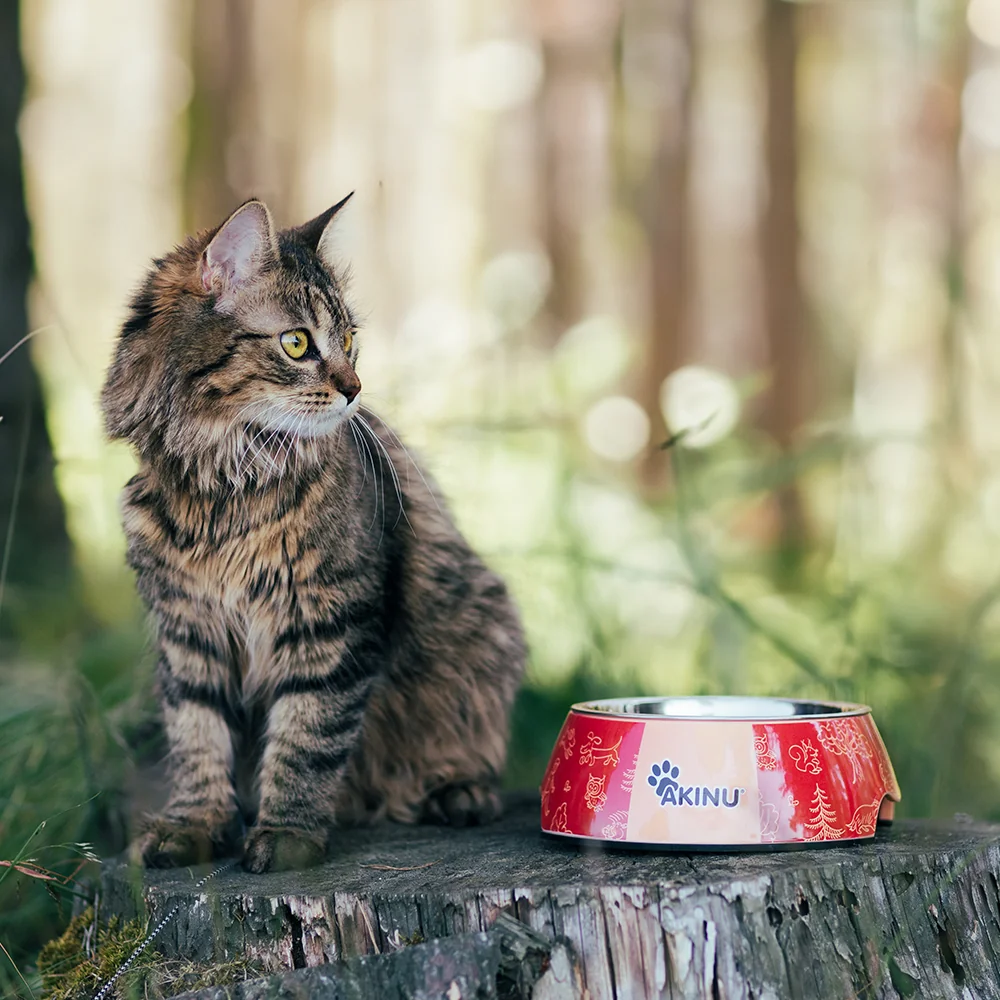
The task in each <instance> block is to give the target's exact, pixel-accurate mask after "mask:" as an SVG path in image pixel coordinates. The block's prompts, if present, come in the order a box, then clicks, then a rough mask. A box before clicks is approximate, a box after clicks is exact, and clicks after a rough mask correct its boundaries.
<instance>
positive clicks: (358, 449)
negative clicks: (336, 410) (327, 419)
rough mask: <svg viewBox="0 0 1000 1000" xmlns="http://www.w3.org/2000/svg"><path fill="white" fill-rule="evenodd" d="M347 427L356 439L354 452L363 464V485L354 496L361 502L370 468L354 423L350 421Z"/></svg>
mask: <svg viewBox="0 0 1000 1000" xmlns="http://www.w3.org/2000/svg"><path fill="white" fill-rule="evenodd" d="M347 426H348V428H349V429H350V432H351V437H352V438H353V439H354V450H355V451H356V452H357V453H358V461H359V462H360V463H361V485H360V486H359V487H358V492H357V493H356V494H355V495H354V499H355V500H359V499H360V498H361V494H362V493H364V491H365V483H367V482H368V466H367V465H366V464H365V460H364V456H363V455H362V454H361V446H360V445H359V444H358V431H357V429H356V428H355V426H354V421H353V420H349V421H348V422H347Z"/></svg>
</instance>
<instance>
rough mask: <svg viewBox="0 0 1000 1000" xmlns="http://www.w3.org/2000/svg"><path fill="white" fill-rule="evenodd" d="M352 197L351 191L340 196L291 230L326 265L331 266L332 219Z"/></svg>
mask: <svg viewBox="0 0 1000 1000" xmlns="http://www.w3.org/2000/svg"><path fill="white" fill-rule="evenodd" d="M352 197H354V192H353V191H352V192H351V193H350V194H349V195H348V196H347V197H346V198H341V199H340V201H338V202H337V204H336V205H334V206H333V207H332V208H328V209H327V210H326V211H325V212H321V213H320V214H319V215H317V216H316V218H315V219H310V220H309V221H308V222H306V223H304V224H303V225H301V226H298V227H296V228H295V229H293V230H292V232H293V233H294V234H295V236H296V238H297V239H298V240H299V241H300V242H301V243H304V244H305V245H306V246H307V247H309V249H310V250H312V251H313V253H315V254H317V255H318V256H319V258H320V260H322V261H323V262H324V263H325V264H326V265H327V266H328V267H332V266H333V252H332V246H331V241H330V234H331V233H332V231H333V220H334V219H335V218H336V216H337V213H338V212H339V211H340V210H341V209H342V208H343V207H344V206H345V205H346V204H347V203H348V202H349V201H350V200H351V198H352Z"/></svg>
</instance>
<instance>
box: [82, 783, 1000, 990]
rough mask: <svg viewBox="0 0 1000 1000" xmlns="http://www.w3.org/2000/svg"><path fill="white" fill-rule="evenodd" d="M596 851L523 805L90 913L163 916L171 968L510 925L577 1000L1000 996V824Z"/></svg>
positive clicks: (277, 966)
mask: <svg viewBox="0 0 1000 1000" xmlns="http://www.w3.org/2000/svg"><path fill="white" fill-rule="evenodd" d="M599 846H600V845H594V844H590V845H586V846H585V847H583V848H582V849H578V848H577V847H576V846H575V845H574V844H573V843H572V842H570V841H564V840H554V839H544V838H543V837H542V835H541V834H540V833H539V831H538V799H537V796H535V795H534V794H531V795H525V796H521V797H519V798H515V799H512V800H509V802H508V811H507V814H506V816H505V818H504V819H502V820H501V821H500V822H499V823H496V824H494V825H492V826H489V827H483V828H474V829H469V830H451V829H439V828H433V827H401V826H396V825H392V824H386V825H383V826H379V827H376V828H373V829H361V830H346V831H343V833H342V834H341V835H340V837H339V840H338V846H337V849H336V857H335V859H334V860H332V861H330V862H328V863H327V864H325V865H323V866H321V867H318V868H314V869H311V870H309V871H305V872H288V873H284V874H274V875H268V876H263V877H261V876H252V875H245V874H243V873H242V872H240V871H239V870H238V869H234V870H232V871H230V872H227V873H224V874H222V875H219V876H218V877H217V878H216V879H214V880H213V881H211V882H209V883H208V884H207V885H206V886H205V887H204V888H202V889H200V890H197V891H193V890H192V885H193V877H192V873H191V872H190V871H188V870H184V871H178V872H166V873H164V872H149V873H147V874H146V877H145V884H144V886H142V887H136V886H135V883H134V881H133V879H132V875H131V873H130V871H129V869H127V868H126V867H124V866H116V865H114V864H108V865H106V866H105V874H104V878H103V890H102V904H101V905H102V909H103V912H104V913H105V914H112V913H118V914H122V915H124V916H131V915H134V914H136V913H137V912H142V910H143V909H145V910H146V912H147V913H148V914H149V916H150V919H151V923H152V924H155V923H156V922H157V921H158V920H159V919H160V918H161V917H162V916H163V915H164V914H166V913H168V912H169V911H170V909H171V908H172V907H173V906H174V905H177V906H178V907H179V910H178V915H177V917H176V918H175V919H174V920H173V921H172V922H171V923H169V924H168V925H167V926H166V927H165V928H164V930H163V931H162V933H161V935H160V938H159V939H158V940H159V943H160V946H161V947H162V948H163V950H164V952H165V953H166V954H168V955H173V956H183V957H185V958H187V959H189V960H193V961H199V962H212V961H223V960H225V959H227V958H231V957H234V956H236V955H243V956H246V957H250V958H253V959H256V960H258V961H259V962H261V963H262V965H263V966H264V967H265V968H268V969H272V970H275V971H278V970H281V969H289V968H294V967H302V966H322V965H324V964H325V963H330V962H340V961H344V960H349V959H353V958H356V957H357V956H362V955H388V954H391V953H397V952H399V951H400V950H401V949H404V948H406V947H408V946H410V945H412V944H413V943H414V942H419V941H422V940H425V941H436V940H438V939H444V940H445V941H447V940H448V939H450V938H453V937H456V936H467V935H471V934H479V933H483V932H488V931H490V929H491V928H493V927H494V925H495V924H496V923H497V920H498V918H499V917H500V915H501V914H506V915H507V916H508V917H514V918H516V919H517V920H519V921H520V922H521V923H522V924H524V925H526V926H527V928H529V929H530V930H531V931H534V932H536V933H537V934H538V935H541V937H542V938H545V939H547V940H548V941H549V942H560V941H565V942H568V947H569V949H570V952H571V958H572V961H571V963H570V964H571V965H578V966H579V969H580V973H581V977H582V979H581V986H580V989H579V990H578V991H577V993H576V994H574V995H577V996H580V995H583V989H584V988H585V989H586V990H587V991H589V993H588V994H587V995H589V997H590V998H591V1000H605V998H608V1000H610V998H617V1000H626V998H628V1000H631V998H640V997H670V998H706V1000H707V998H711V1000H733V998H741V1000H750V998H751V997H754V998H760V997H769V996H770V997H782V998H789V1000H794V998H802V1000H816V998H818V997H823V998H825V997H831V998H832V997H837V998H840V997H845V998H846V997H859V998H865V1000H881V998H885V1000H890V998H892V1000H896V998H897V997H899V996H904V997H911V996H926V997H934V998H936V1000H948V998H951V997H955V998H958V997H970V996H975V997H977V998H979V1000H987V998H993V997H1000V890H998V886H1000V827H997V826H993V825H987V824H976V823H972V822H969V823H940V822H903V823H898V824H897V825H896V826H895V827H893V828H891V829H889V830H886V829H883V828H880V829H879V831H878V834H877V836H876V838H875V840H874V841H869V842H865V843H860V844H850V845H845V846H826V847H820V848H813V849H807V850H793V851H787V850H786V851H773V852H761V853H742V854H736V853H734V854H721V853H714V854H709V853H706V854H701V855H692V854H671V853H666V852H663V853H658V852H636V851H617V850H616V851H612V850H608V851H602V850H600V849H599ZM501 929H502V928H501ZM455 944H456V948H464V947H466V944H463V943H461V942H458V941H456V942H455ZM441 947H443V948H445V949H446V950H447V946H446V945H441ZM439 950H440V949H439ZM460 995H462V996H465V995H467V994H465V993H461V994H460ZM468 995H475V994H468ZM482 995H484V996H488V995H490V994H488V993H484V994H482ZM508 995H514V996H517V995H524V996H530V995H532V994H530V993H521V994H517V993H514V994H508ZM534 996H535V997H536V1000H537V997H538V996H539V994H538V993H537V992H536V993H535V994H534Z"/></svg>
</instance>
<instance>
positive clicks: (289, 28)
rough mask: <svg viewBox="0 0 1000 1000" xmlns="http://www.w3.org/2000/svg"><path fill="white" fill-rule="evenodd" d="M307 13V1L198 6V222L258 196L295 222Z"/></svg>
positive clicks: (191, 206)
mask: <svg viewBox="0 0 1000 1000" xmlns="http://www.w3.org/2000/svg"><path fill="white" fill-rule="evenodd" d="M302 14H303V3H302V0H286V2H284V3H282V4H273V3H267V2H265V0H217V2H215V3H207V4H201V5H199V6H198V7H197V8H196V9H195V14H194V17H193V18H192V24H191V33H192V34H191V45H192V53H191V65H192V68H193V73H194V94H193V97H192V100H191V107H190V111H189V119H188V122H189V124H188V158H187V169H186V177H185V216H186V218H185V223H186V225H187V228H188V229H192V230H193V229H201V228H204V227H206V226H214V225H217V224H218V223H220V222H222V221H223V220H224V219H225V218H226V216H227V215H228V214H229V213H230V212H232V211H233V210H234V209H235V208H236V207H237V205H239V204H240V203H241V202H243V201H245V200H246V199H247V198H249V197H251V196H253V197H258V198H263V199H264V200H265V201H266V202H267V205H268V207H269V208H270V209H271V211H272V213H273V214H274V216H275V221H276V223H277V224H278V226H279V227H283V226H287V225H290V224H291V223H292V222H294V221H295V220H293V219H291V218H290V217H289V212H290V208H291V205H292V203H293V201H294V198H293V190H292V189H293V187H294V185H295V178H296V176H297V173H298V171H297V164H298V156H297V148H296V137H297V123H298V122H299V120H300V115H299V97H300V90H301V85H302V75H301V67H302V48H303V43H302V38H301V31H302V24H303V17H302ZM330 199H331V201H332V200H335V199H334V193H332V192H331V194H330ZM321 207H325V206H318V207H317V210H319V208H321Z"/></svg>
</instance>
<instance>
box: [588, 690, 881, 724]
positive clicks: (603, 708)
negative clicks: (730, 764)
mask: <svg viewBox="0 0 1000 1000" xmlns="http://www.w3.org/2000/svg"><path fill="white" fill-rule="evenodd" d="M655 702H686V703H688V704H690V705H691V706H692V708H695V707H697V705H698V704H699V703H701V704H704V703H706V702H712V703H715V704H716V705H722V706H723V707H725V706H726V705H729V706H732V711H731V712H730V713H726V714H709V713H707V712H702V713H698V712H676V713H660V712H641V711H635V710H634V709H632V710H630V709H629V706H633V705H638V704H642V703H655ZM754 702H757V703H761V707H764V705H772V706H773V705H778V704H783V705H793V706H794V705H812V706H819V707H822V708H829V709H832V711H829V712H822V711H820V712H806V713H801V714H799V713H795V712H792V713H789V714H781V715H776V714H767V713H764V714H759V713H754V712H751V711H749V710H748V709H747V707H746V706H747V705H748V703H754ZM738 706H743V710H742V711H740V710H739V709H738ZM570 712H571V713H575V714H576V715H587V716H594V717H596V718H601V719H627V720H629V721H630V722H655V721H660V720H669V721H674V722H681V721H683V722H753V723H758V724H769V725H774V724H778V723H789V722H814V721H817V720H821V719H847V718H858V717H860V716H864V715H871V713H872V710H871V708H870V707H869V706H868V705H862V704H860V703H858V702H850V701H833V700H827V699H823V700H822V701H819V700H814V699H811V698H770V697H758V696H751V695H643V696H641V697H632V698H599V699H596V700H594V701H581V702H577V703H576V704H575V705H572V706H570Z"/></svg>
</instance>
